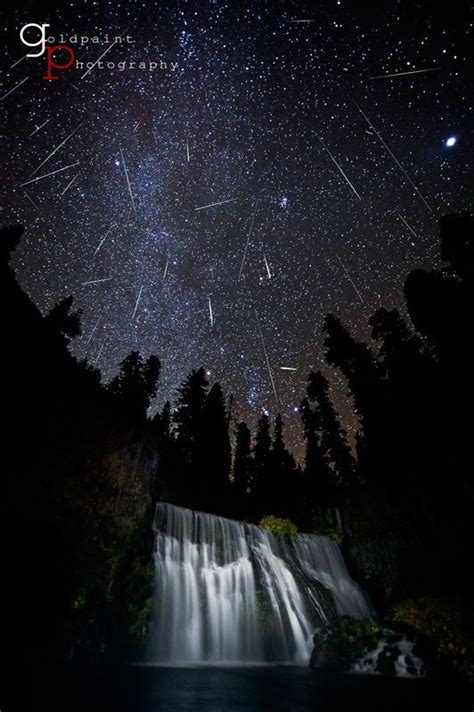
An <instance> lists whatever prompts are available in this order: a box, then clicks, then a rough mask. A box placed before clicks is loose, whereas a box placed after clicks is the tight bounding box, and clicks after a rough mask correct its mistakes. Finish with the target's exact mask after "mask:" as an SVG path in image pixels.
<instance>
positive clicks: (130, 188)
mask: <svg viewBox="0 0 474 712" xmlns="http://www.w3.org/2000/svg"><path fill="white" fill-rule="evenodd" d="M120 155H121V156H122V164H123V170H124V172H125V178H126V179H127V185H128V192H129V193H130V200H131V201H132V208H133V212H135V201H134V199H133V193H132V187H131V185H130V180H129V178H128V171H127V166H126V165H125V158H124V157H123V151H122V148H121V147H120Z"/></svg>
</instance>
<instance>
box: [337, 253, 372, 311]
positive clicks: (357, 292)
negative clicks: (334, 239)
mask: <svg viewBox="0 0 474 712" xmlns="http://www.w3.org/2000/svg"><path fill="white" fill-rule="evenodd" d="M336 257H337V261H338V262H339V264H340V265H341V267H342V269H343V270H344V273H345V275H346V277H347V279H348V280H349V282H350V283H351V284H352V286H353V287H354V291H355V293H356V294H357V296H358V297H359V299H360V301H361V302H362V304H364V305H365V301H364V298H363V297H362V294H361V293H360V292H359V290H358V289H357V287H356V285H355V283H354V280H353V279H352V277H351V275H350V274H349V272H348V270H347V269H346V268H345V266H344V265H343V264H342V260H341V258H340V257H339V255H338V254H337V252H336Z"/></svg>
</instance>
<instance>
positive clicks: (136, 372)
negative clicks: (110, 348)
mask: <svg viewBox="0 0 474 712" xmlns="http://www.w3.org/2000/svg"><path fill="white" fill-rule="evenodd" d="M159 375H160V361H159V359H158V358H157V357H156V356H150V357H149V358H148V359H147V360H146V361H145V362H144V361H143V359H142V357H141V355H140V354H139V352H138V351H132V352H131V353H130V354H129V355H128V356H126V357H125V358H124V360H123V361H122V363H121V364H120V372H119V374H118V375H117V376H115V378H113V379H112V381H111V382H110V384H109V390H110V392H111V393H112V394H113V395H114V396H115V397H116V398H118V399H119V400H120V402H121V403H122V404H123V407H124V410H125V412H126V413H127V414H128V415H129V416H130V417H132V418H136V419H137V420H144V419H145V418H146V413H147V410H148V407H149V405H150V402H151V399H152V398H153V397H154V396H155V395H156V390H157V385H158V378H159Z"/></svg>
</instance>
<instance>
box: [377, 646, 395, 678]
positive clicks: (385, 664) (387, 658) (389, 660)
mask: <svg viewBox="0 0 474 712" xmlns="http://www.w3.org/2000/svg"><path fill="white" fill-rule="evenodd" d="M400 655H401V651H400V648H398V647H397V646H396V645H384V647H383V648H382V650H381V651H380V653H379V654H378V656H377V665H376V670H377V672H378V673H380V675H383V676H384V677H394V676H395V674H396V668H395V663H396V661H397V658H398V657H399V656H400Z"/></svg>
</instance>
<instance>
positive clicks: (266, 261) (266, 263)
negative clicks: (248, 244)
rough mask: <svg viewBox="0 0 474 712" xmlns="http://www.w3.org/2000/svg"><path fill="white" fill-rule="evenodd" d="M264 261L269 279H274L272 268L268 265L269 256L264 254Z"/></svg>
mask: <svg viewBox="0 0 474 712" xmlns="http://www.w3.org/2000/svg"><path fill="white" fill-rule="evenodd" d="M263 261H264V262H265V267H266V268H267V274H268V279H271V278H272V273H271V271H270V266H269V264H268V260H267V256H266V254H265V252H264V253H263Z"/></svg>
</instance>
